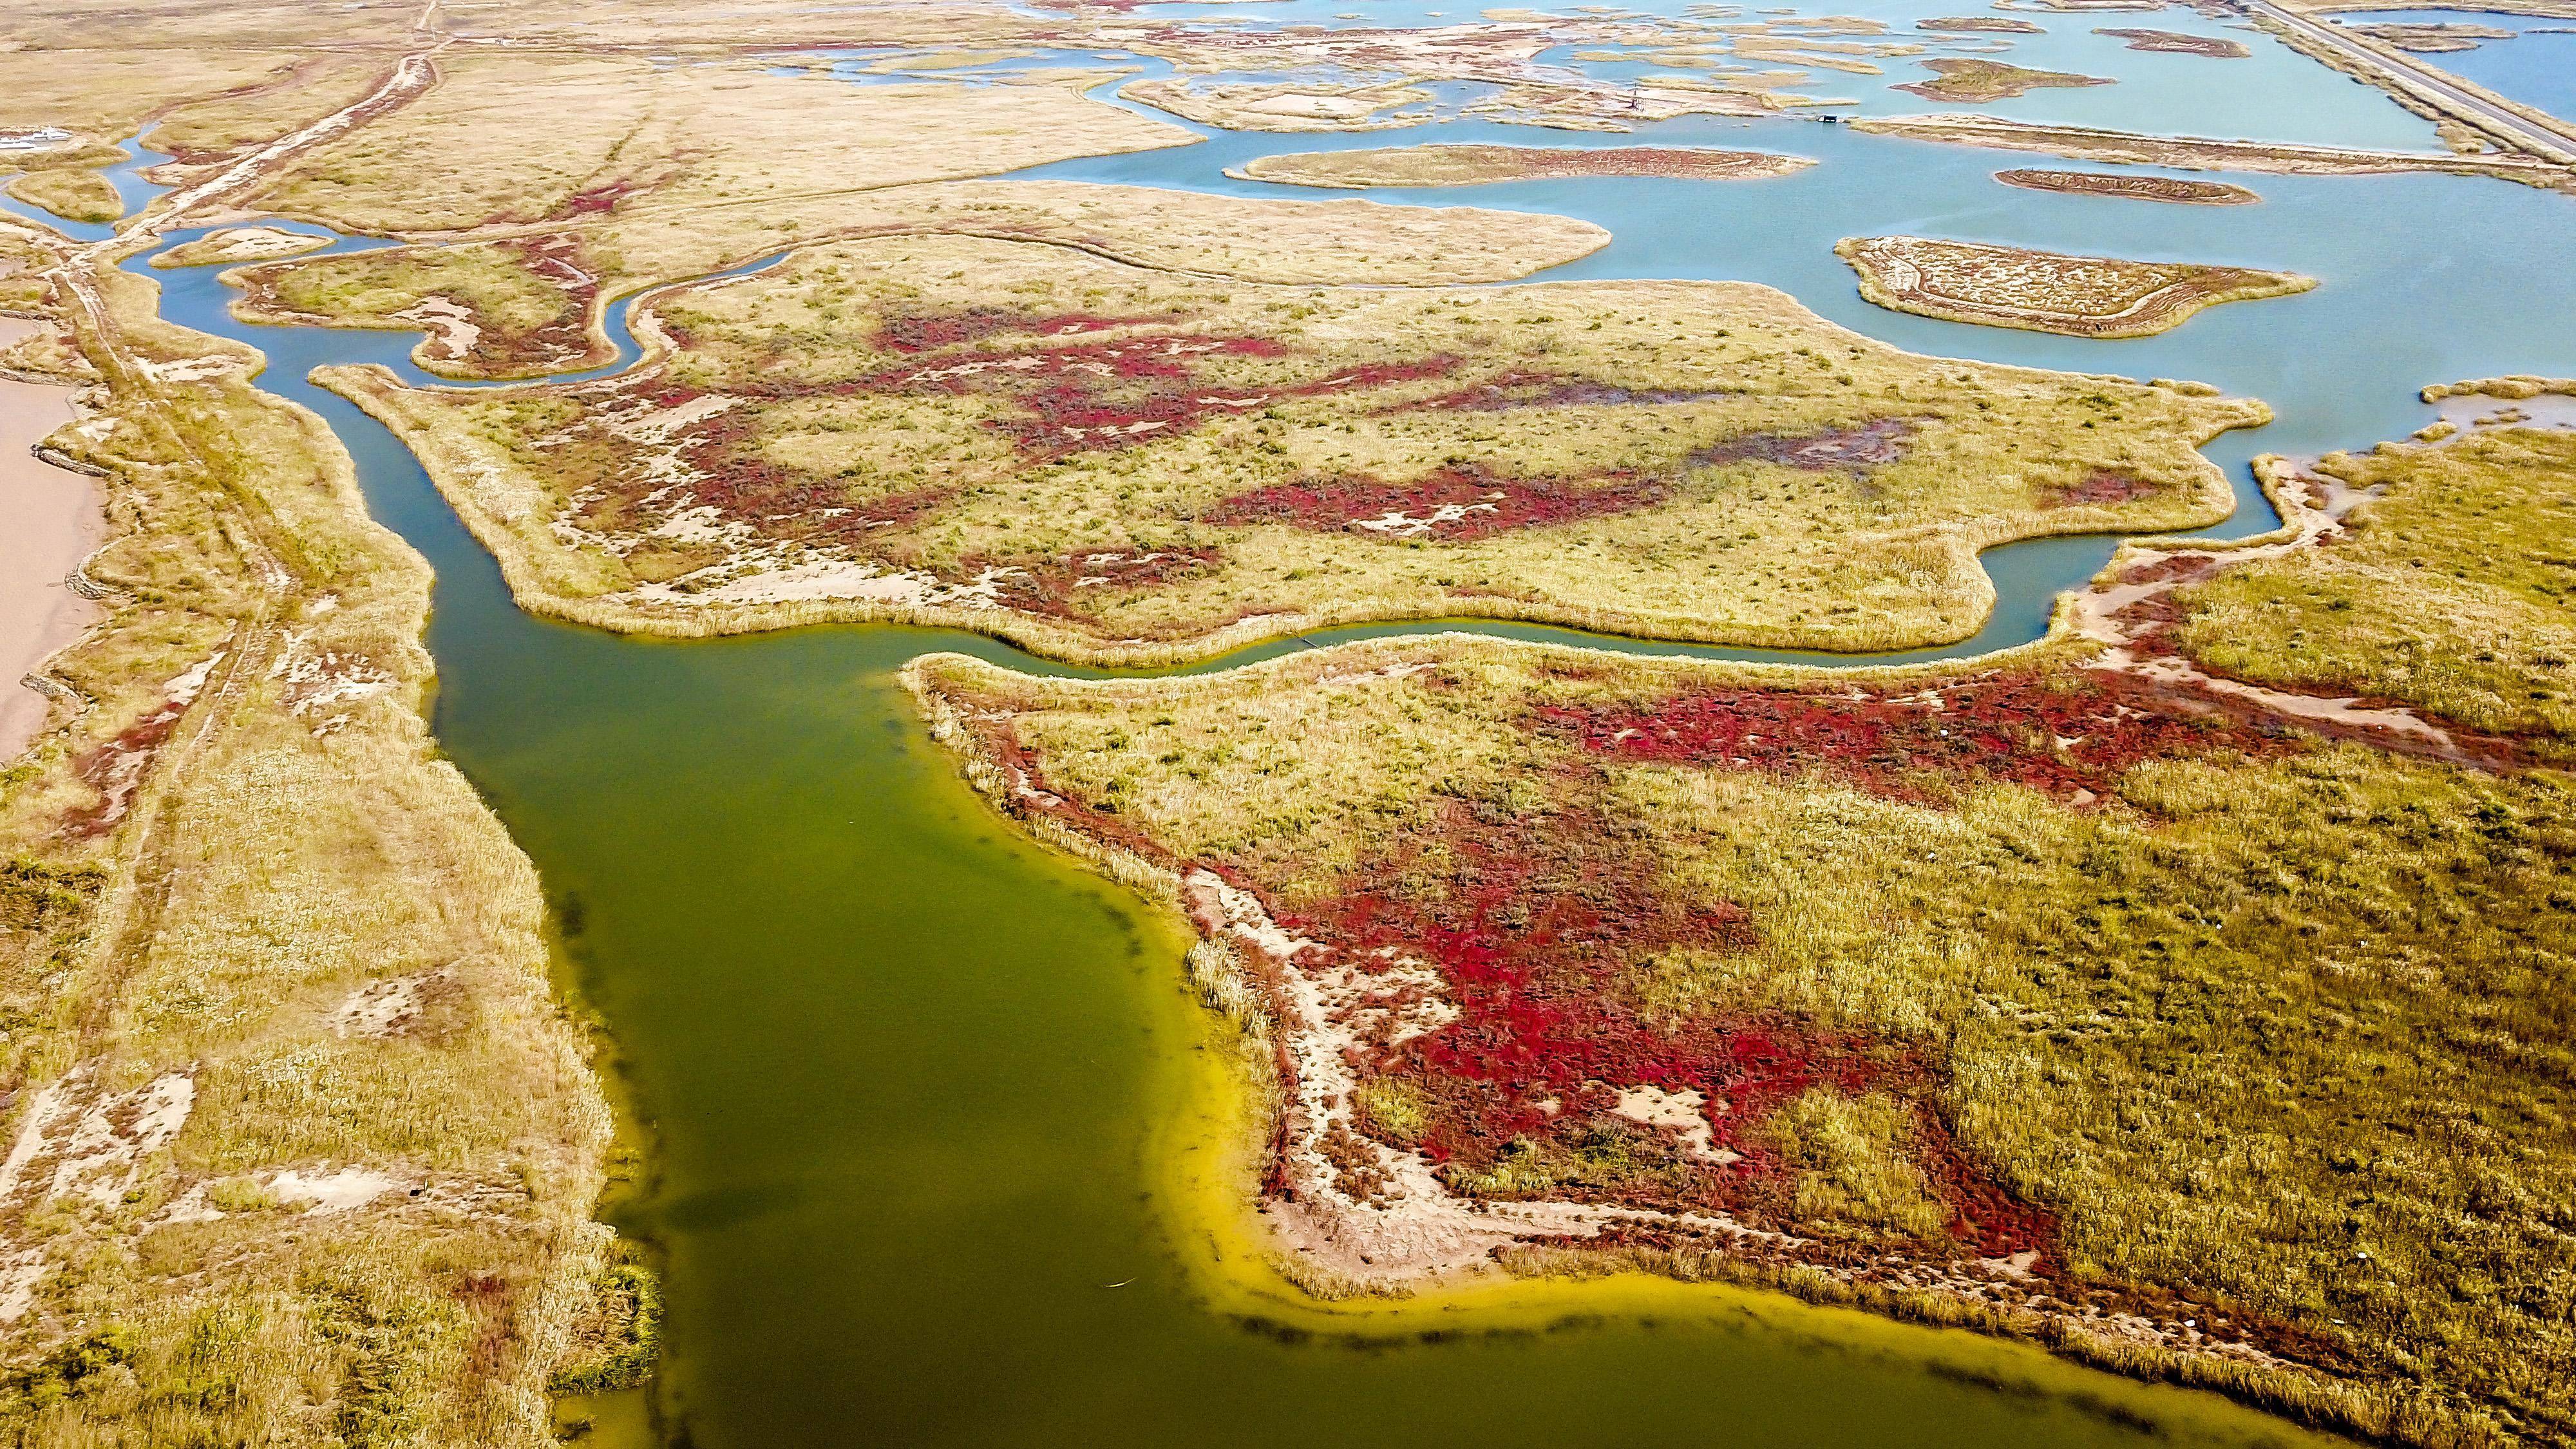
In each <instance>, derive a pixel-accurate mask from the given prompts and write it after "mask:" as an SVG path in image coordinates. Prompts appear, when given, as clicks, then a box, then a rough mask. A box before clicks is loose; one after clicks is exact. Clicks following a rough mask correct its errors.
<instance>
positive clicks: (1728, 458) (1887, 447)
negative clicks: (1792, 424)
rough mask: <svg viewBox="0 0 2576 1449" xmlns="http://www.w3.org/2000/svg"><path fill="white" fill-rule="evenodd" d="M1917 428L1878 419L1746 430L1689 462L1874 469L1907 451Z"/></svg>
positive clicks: (1814, 470)
mask: <svg viewBox="0 0 2576 1449" xmlns="http://www.w3.org/2000/svg"><path fill="white" fill-rule="evenodd" d="M1914 427H1915V424H1914V420H1913V419H1911V418H1874V419H1872V420H1870V421H1869V422H1866V423H1863V424H1861V425H1860V426H1858V427H1852V428H1825V429H1821V430H1819V431H1817V432H1812V433H1743V434H1739V435H1738V436H1736V437H1732V438H1728V439H1725V440H1724V441H1722V442H1716V443H1711V444H1710V445H1708V446H1707V447H1705V448H1702V449H1700V450H1699V451H1698V452H1696V453H1693V454H1691V455H1690V458H1689V460H1688V466H1690V467H1693V468H1706V467H1710V466H1712V465H1715V464H1718V463H1740V462H1756V463H1776V464H1778V465H1780V466H1781V467H1784V468H1799V469H1804V470H1805V471H1807V472H1810V473H1827V472H1833V471H1835V470H1838V469H1844V468H1851V469H1864V468H1875V467H1878V466H1881V465H1883V464H1887V463H1893V462H1895V461H1896V460H1897V459H1899V458H1902V457H1904V456H1905V448H1906V445H1907V444H1908V443H1911V442H1912V441H1913V440H1914Z"/></svg>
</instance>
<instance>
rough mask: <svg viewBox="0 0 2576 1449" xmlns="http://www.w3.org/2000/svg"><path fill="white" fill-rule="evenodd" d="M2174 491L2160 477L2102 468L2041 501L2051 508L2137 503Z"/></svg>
mask: <svg viewBox="0 0 2576 1449" xmlns="http://www.w3.org/2000/svg"><path fill="white" fill-rule="evenodd" d="M2171 491H2172V488H2171V486H2170V485H2168V484H2166V483H2164V482H2162V481H2160V480H2158V479H2154V478H2142V477H2140V476H2138V475H2137V474H2135V473H2128V472H2123V471H2120V470H2118V469H2114V468H2101V469H2096V470H2095V471H2094V472H2093V473H2092V474H2090V475H2089V476H2087V477H2086V478H2085V479H2084V480H2083V481H2082V482H2080V483H2070V484H2066V485H2064V486H2062V487H2057V488H2051V489H2049V490H2048V492H2047V494H2046V495H2045V496H2043V497H2042V498H2041V500H2040V502H2041V505H2042V506H2043V507H2048V508H2079V507H2082V506H2084V505H2086V504H2090V503H2135V502H2137V501H2138V500H2139V499H2142V498H2161V497H2163V496H2164V495H2165V494H2167V493H2169V492H2171Z"/></svg>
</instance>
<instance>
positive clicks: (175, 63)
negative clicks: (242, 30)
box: [0, 0, 295, 141]
mask: <svg viewBox="0 0 2576 1449" xmlns="http://www.w3.org/2000/svg"><path fill="white" fill-rule="evenodd" d="M43 8H44V5H43V0H37V3H36V4H35V5H32V6H30V7H28V8H27V10H25V11H23V12H22V11H21V9H20V8H19V7H17V6H12V7H11V9H10V15H9V20H10V36H11V38H12V39H15V40H22V41H24V40H27V39H28V33H27V31H28V27H29V26H31V25H40V24H41V22H40V21H39V19H38V16H39V14H40V12H41V11H42V9H43ZM129 13H130V12H129ZM22 14H23V15H24V17H25V18H24V20H22V18H21V17H22ZM113 24H114V22H106V23H103V24H97V25H86V26H85V27H83V28H85V30H86V35H85V38H84V40H83V41H82V43H80V44H78V45H73V46H59V47H57V46H46V45H41V44H36V43H29V44H26V45H24V46H23V48H19V49H12V50H5V51H0V126H7V127H16V126H47V125H51V126H60V127H62V128H63V129H64V130H67V131H70V132H71V133H73V134H74V135H76V136H79V137H82V138H84V139H86V140H90V141H115V140H121V139H123V138H124V137H126V136H129V135H132V134H133V133H134V132H135V131H137V130H139V129H141V128H142V126H143V124H144V121H145V120H146V118H148V117H150V116H152V115H154V114H155V113H157V112H159V111H161V110H162V109H164V108H166V107H170V106H173V105H177V104H180V103H183V102H187V101H192V100H197V99H200V98H210V97H213V96H216V95H219V94H221V93H223V92H226V91H230V90H234V89H236V88H245V87H255V86H260V85H264V84H267V83H269V82H272V81H274V80H276V79H278V78H279V77H281V76H284V75H286V74H288V73H290V72H291V71H292V70H293V69H294V66H295V58H294V57H293V56H292V55H287V54H279V53H274V52H264V51H239V50H225V49H193V48H184V47H174V48H163V47H158V46H150V45H136V44H110V45H104V46H103V45H100V44H99V40H100V37H101V35H102V34H103V33H104V31H105V30H106V29H108V28H111V27H112V26H113Z"/></svg>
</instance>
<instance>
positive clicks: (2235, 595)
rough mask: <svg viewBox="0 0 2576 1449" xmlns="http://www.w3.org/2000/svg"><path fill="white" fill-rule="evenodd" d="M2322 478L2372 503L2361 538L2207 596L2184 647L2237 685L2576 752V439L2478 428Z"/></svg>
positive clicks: (2223, 581)
mask: <svg viewBox="0 0 2576 1449" xmlns="http://www.w3.org/2000/svg"><path fill="white" fill-rule="evenodd" d="M2503 395H2505V396H2508V397H2509V396H2512V395H2513V394H2512V392H2510V391H2507V392H2506V393H2504V394H2503ZM2528 395H2538V394H2537V392H2536V391H2535V393H2533V394H2528ZM2313 471H2314V472H2315V473H2317V474H2320V475H2322V476H2324V477H2325V478H2327V479H2329V480H2331V481H2332V482H2333V483H2334V484H2335V485H2336V486H2337V487H2339V488H2340V489H2342V490H2344V491H2346V492H2347V493H2348V494H2349V495H2351V496H2354V497H2356V498H2357V499H2359V500H2360V501H2359V503H2358V506H2356V507H2355V508H2354V509H2353V511H2352V514H2351V518H2350V523H2349V529H2350V536H2349V537H2348V538H2346V539H2344V540H2341V541H2339V542H2338V543H2337V545H2336V546H2335V547H2333V548H2330V549H2318V550H2309V551H2305V552H2301V553H2298V554H2294V555H2290V556H2286V557H2283V558H2280V559H2275V560H2271V561H2268V562H2267V563H2265V564H2263V565H2261V566H2259V567H2250V568H2243V569H2231V570H2228V571H2226V572H2224V573H2220V574H2218V575H2217V576H2215V577H2213V578H2211V579H2209V580H2208V581H2206V582H2202V583H2197V584H2194V585H2192V586H2191V588H2190V589H2189V590H2188V591H2186V593H2185V594H2184V595H2183V598H2184V601H2185V603H2186V605H2187V608H2188V616H2187V622H2186V623H2185V625H2184V627H2183V629H2182V631H2181V634H2180V643H2181V646H2182V648H2183V649H2184V650H2185V651H2187V652H2188V653H2189V654H2190V655H2191V656H2192V657H2193V658H2195V659H2196V660H2198V661H2199V662H2200V663H2201V664H2202V665H2204V666H2205V667H2207V668H2209V669H2212V670H2214V671H2217V672H2219V673H2222V674H2225V675H2228V676H2231V677H2235V678H2241V679H2248V680H2253V681H2256V682H2259V683H2263V684H2269V685H2274V686H2278V687H2281V688H2286V689H2294V690H2300V691H2304V692H2309V693H2318V692H2326V693H2340V694H2347V695H2359V696H2362V697H2364V698H2368V699H2374V700H2390V701H2397V702H2400V703H2403V704H2407V705H2411V706H2414V707H2416V708H2417V709H2419V710H2422V711H2424V712H2426V713H2428V714H2431V715H2433V716H2436V717H2439V718H2443V719H2448V720H2454V721H2458V722H2459V723H2461V724H2463V725H2466V726H2468V727H2470V728H2473V729H2477V730H2483V731H2488V732H2491V733H2500V734H2513V735H2546V736H2554V737H2556V738H2558V739H2561V740H2566V739H2570V738H2576V673H2571V670H2572V669H2576V612H2571V608H2570V600H2571V597H2576V562H2571V559H2576V433H2571V432H2568V431H2567V430H2564V429H2555V428H2552V429H2541V428H2513V427H2502V428H2496V429H2492V430H2489V429H2478V430H2472V431H2469V432H2464V433H2461V434H2459V435H2458V436H2455V437H2452V438H2449V439H2448V440H2445V441H2442V442H2439V443H2437V444H2433V445H2420V444H2404V443H2387V444H2382V445H2380V446H2379V447H2378V448H2376V449H2373V450H2372V451H2370V452H2367V453H2352V454H2344V453H2338V454H2334V455H2332V456H2330V457H2327V458H2325V459H2323V460H2321V461H2319V462H2317V463H2316V464H2314V465H2313Z"/></svg>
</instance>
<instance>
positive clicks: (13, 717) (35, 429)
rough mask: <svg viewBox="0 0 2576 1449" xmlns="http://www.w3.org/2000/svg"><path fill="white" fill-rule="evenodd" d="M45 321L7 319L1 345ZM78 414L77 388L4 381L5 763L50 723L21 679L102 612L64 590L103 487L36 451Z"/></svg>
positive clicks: (1, 713)
mask: <svg viewBox="0 0 2576 1449" xmlns="http://www.w3.org/2000/svg"><path fill="white" fill-rule="evenodd" d="M35 327H36V324H34V323H32V322H22V321H20V320H18V319H17V318H14V317H0V347H6V346H8V345H9V344H10V343H13V342H15V341H17V340H18V339H19V338H21V337H24V336H26V335H27V334H28V333H30V332H32V331H34V330H35ZM71 420H72V404H71V390H70V389H69V388H61V387H41V386H38V385H37V384H35V383H30V382H13V381H11V380H9V379H6V378H0V761H5V760H8V759H11V758H14V757H15V756H16V755H17V753H18V752H19V751H20V750H22V749H25V748H26V747H27V742H28V741H29V740H31V739H34V738H35V735H36V731H37V730H38V729H39V728H41V727H42V726H43V725H44V722H45V697H44V696H43V695H40V694H38V693H36V692H35V691H34V690H32V689H28V688H26V687H25V686H24V685H22V684H20V683H19V682H18V681H19V680H21V679H22V678H24V677H25V676H26V674H27V672H28V671H29V670H32V669H34V668H35V667H36V665H37V663H38V662H40V661H41V660H43V659H44V657H45V656H46V655H48V654H51V653H53V652H54V651H55V650H57V649H60V648H61V647H63V646H64V645H65V644H68V643H70V642H71V641H72V640H73V639H75V638H77V637H79V635H80V631H81V630H83V629H85V628H87V627H89V622H90V620H92V619H93V618H96V617H97V614H98V606H97V605H95V604H93V603H91V602H90V601H89V600H87V599H84V598H82V597H81V596H80V595H78V594H75V593H73V592H72V591H71V590H70V589H68V588H65V587H64V586H63V576H64V575H65V574H68V573H70V572H71V571H72V569H73V568H74V567H76V566H77V565H78V564H79V563H80V561H81V560H82V559H84V558H86V557H88V556H89V553H90V550H92V549H94V548H97V547H98V545H99V541H100V539H101V538H102V537H104V535H105V531H106V517H105V514H104V512H103V510H102V509H101V507H100V503H99V496H98V489H97V487H96V486H95V485H94V484H92V483H91V481H90V480H89V479H87V478H84V477H82V476H81V475H80V474H78V473H72V472H67V471H65V470H64V469H61V468H56V467H54V466H52V465H51V464H48V463H43V462H39V461H37V459H36V457H35V454H34V453H33V452H32V451H31V450H32V449H33V448H34V447H35V445H36V444H37V442H39V441H40V440H42V439H43V438H44V436H45V435H46V434H47V433H50V432H52V431H53V430H54V429H56V428H58V427H61V426H62V425H63V424H65V423H67V422H70V421H71Z"/></svg>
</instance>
